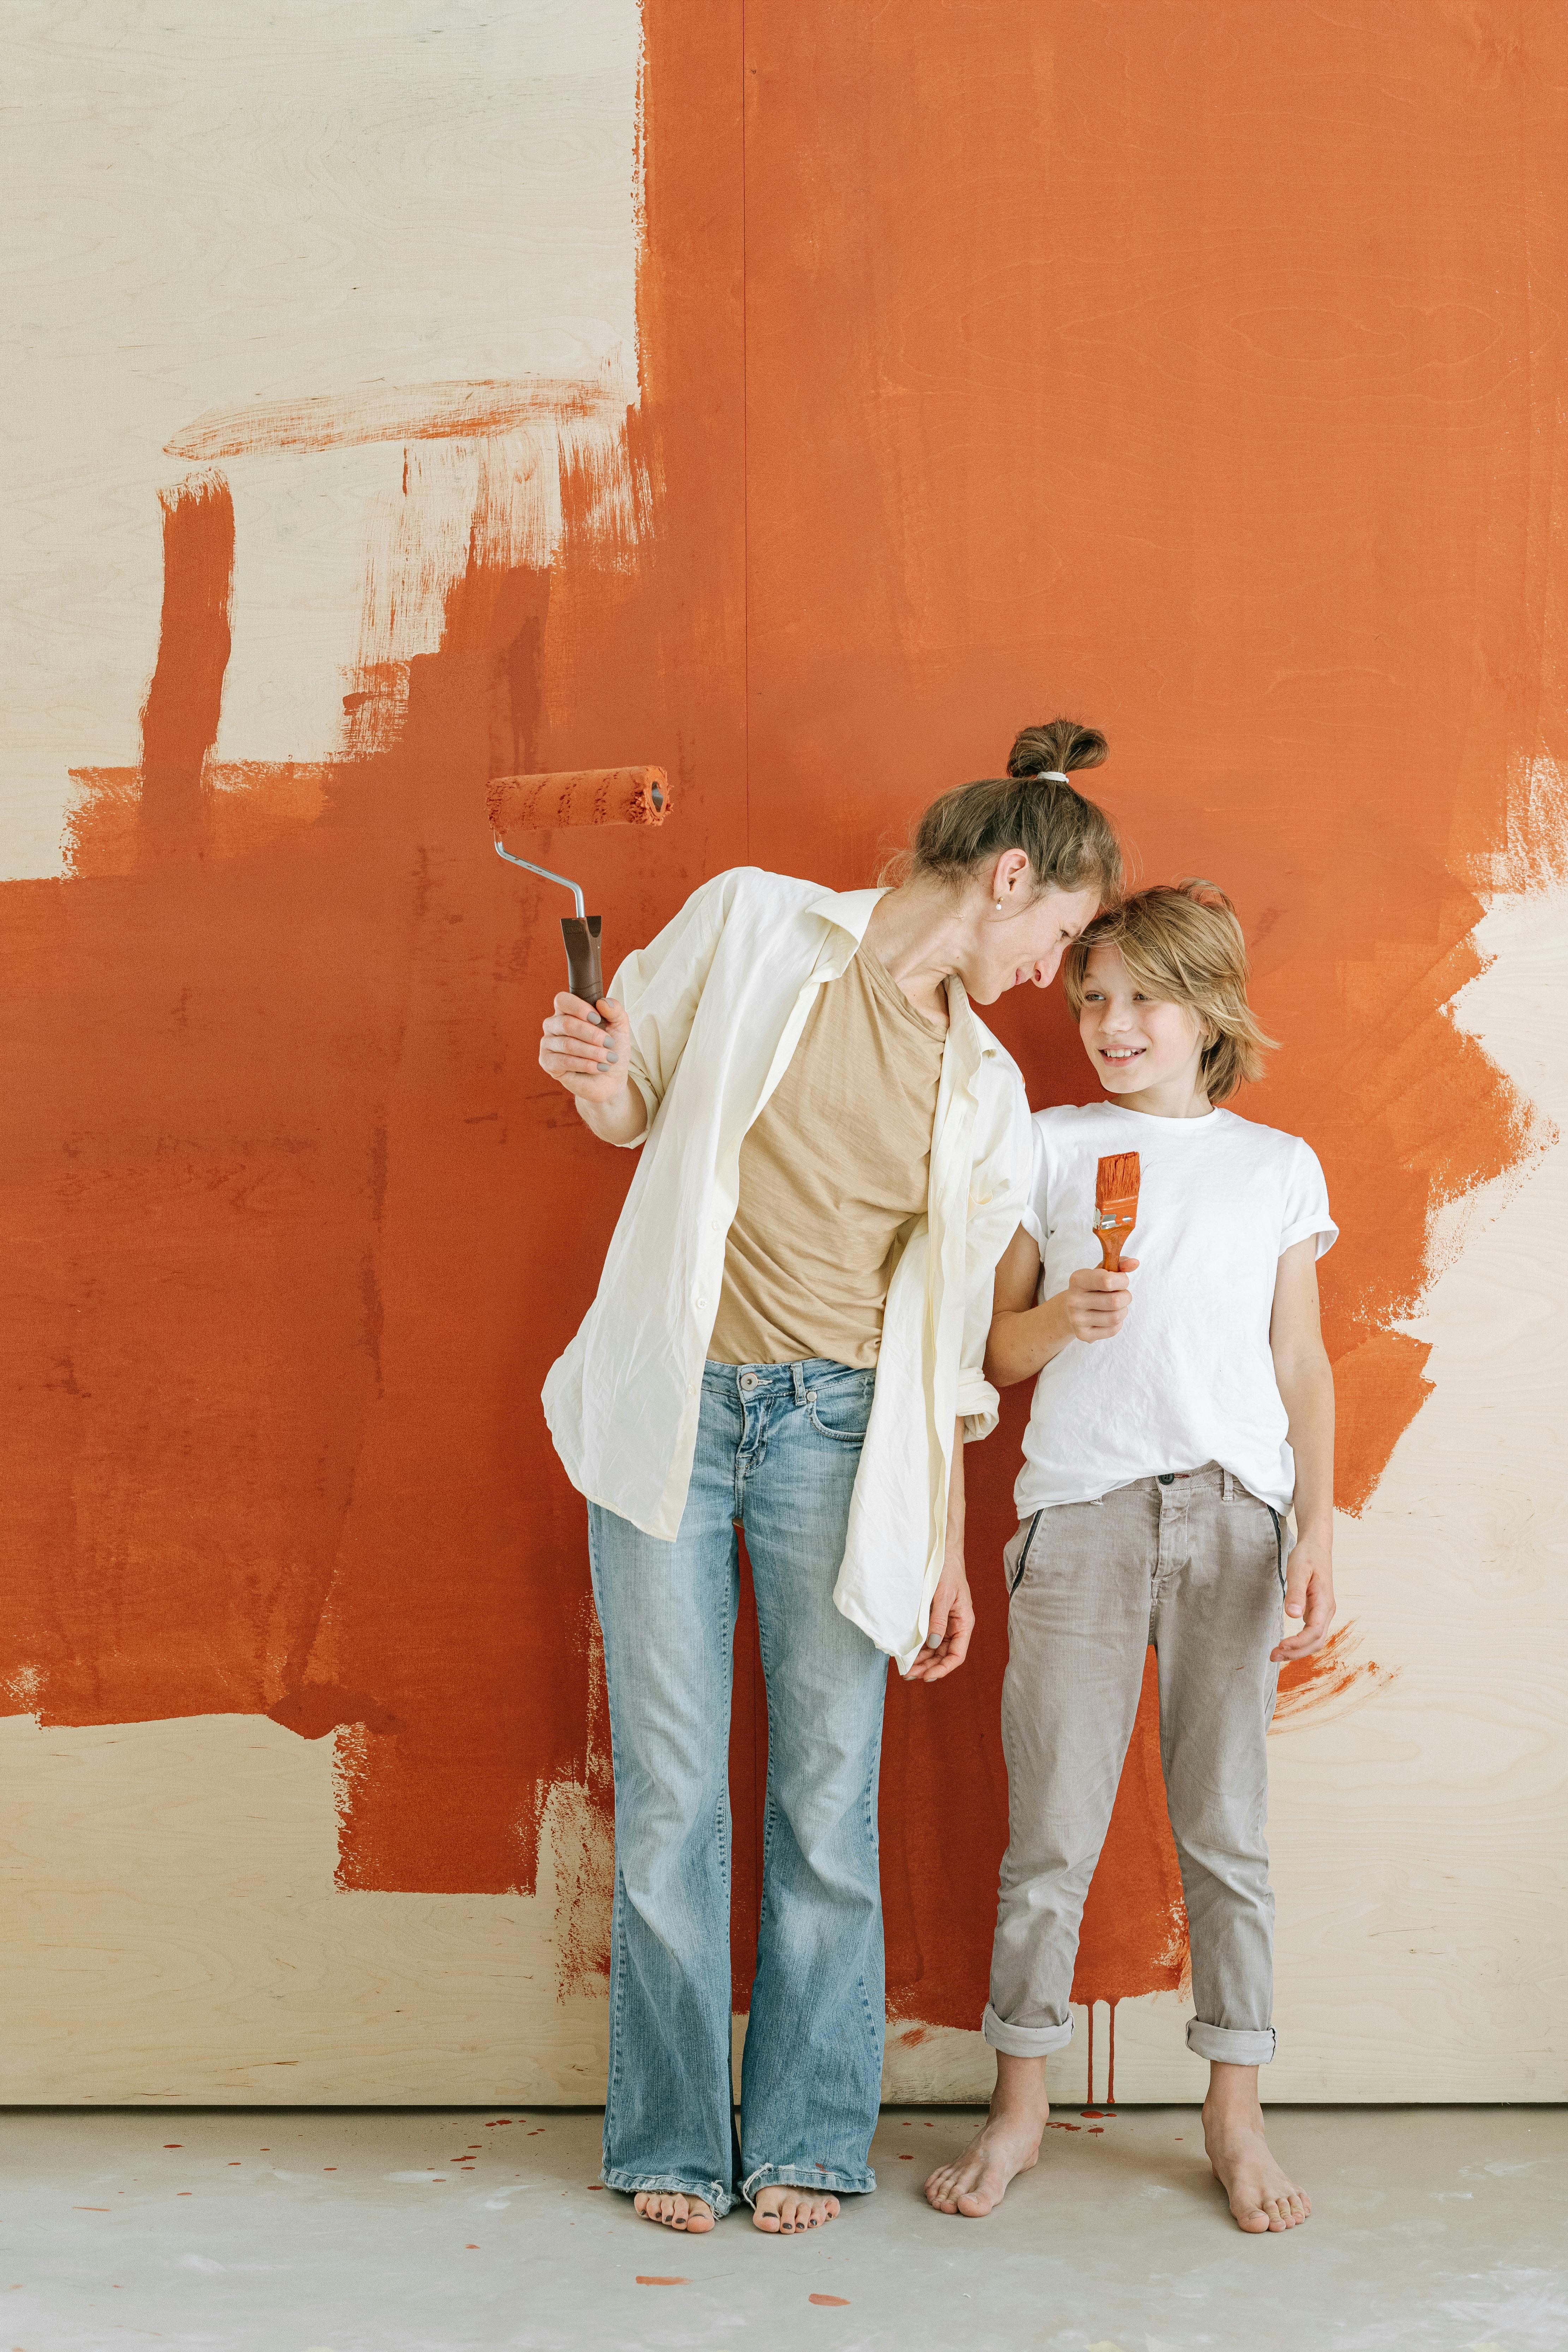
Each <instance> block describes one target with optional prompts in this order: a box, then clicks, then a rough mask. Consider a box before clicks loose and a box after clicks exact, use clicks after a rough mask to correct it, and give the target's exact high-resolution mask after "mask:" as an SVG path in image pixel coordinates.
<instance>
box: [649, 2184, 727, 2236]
mask: <svg viewBox="0 0 1568 2352" xmlns="http://www.w3.org/2000/svg"><path fill="white" fill-rule="evenodd" d="M632 2202H633V2204H634V2205H635V2206H636V2207H637V2211H638V2212H639V2213H640V2214H641V2215H642V2217H643V2220H644V2221H657V2222H658V2224H659V2226H660V2227H661V2228H662V2229H666V2230H684V2231H686V2233H687V2235H688V2236H689V2237H692V2238H695V2237H698V2236H700V2234H701V2232H702V2231H704V2230H710V2229H711V2228H712V2227H713V2208H712V2207H711V2206H710V2204H709V2203H708V2201H707V2200H706V2198H703V2197H688V2196H686V2195H685V2194H684V2193H683V2192H682V2191H681V2190H680V2189H639V2190H638V2192H637V2196H636V2197H635V2198H634V2199H633V2200H632Z"/></svg>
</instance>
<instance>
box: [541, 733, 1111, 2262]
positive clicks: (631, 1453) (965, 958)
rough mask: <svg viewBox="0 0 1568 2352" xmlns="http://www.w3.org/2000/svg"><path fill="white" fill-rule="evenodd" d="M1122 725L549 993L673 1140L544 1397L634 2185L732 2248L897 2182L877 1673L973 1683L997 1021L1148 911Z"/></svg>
mask: <svg viewBox="0 0 1568 2352" xmlns="http://www.w3.org/2000/svg"><path fill="white" fill-rule="evenodd" d="M1104 757H1105V741H1104V738H1103V737H1102V736H1100V734H1098V733H1097V732H1095V731H1094V730H1091V729H1087V728H1080V727H1079V726H1077V725H1075V724H1074V723H1073V722H1072V721H1070V720H1068V719H1056V720H1053V721H1052V722H1051V723H1050V724H1049V725H1048V726H1047V727H1039V728H1028V729H1026V730H1025V731H1024V732H1023V733H1022V734H1021V735H1020V736H1019V737H1018V739H1017V741H1016V744H1015V745H1014V748H1013V753H1012V756H1011V758H1010V760H1009V761H1008V774H1007V777H1006V778H1005V779H999V780H992V781H989V782H981V783H974V784H966V785H963V786H962V787H961V788H960V789H959V790H957V791H956V792H952V793H947V794H945V795H944V796H943V798H942V799H941V800H939V801H937V802H935V803H933V804H932V806H931V808H929V809H928V810H927V811H926V813H925V814H924V816H923V817H922V818H921V823H920V826H919V829H918V831H917V833H916V835H915V841H914V847H913V851H912V854H911V856H910V861H909V870H908V873H907V877H906V878H905V879H903V880H902V881H901V882H900V884H899V885H898V887H895V888H892V889H887V890H860V891H853V892H850V893H848V894H847V895H842V894H839V893H837V892H834V891H825V890H821V889H819V888H818V887H816V885H815V884H813V883H808V882H797V881H793V880H790V879H788V878H786V877H784V876H780V875H773V874H764V873H762V872H759V871H758V870H757V869H756V868H754V867H742V868H740V869H737V870H735V871H733V872H731V873H727V874H721V875H719V876H718V877H716V878H715V879H714V880H713V881H711V882H709V883H707V884H705V885H704V886H703V887H702V888H701V889H700V890H699V891H697V892H696V894H695V895H694V896H693V897H692V898H690V899H689V900H688V902H687V904H686V906H685V907H684V908H682V909H681V911H680V913H679V915H678V916H677V917H676V918H675V919H674V921H673V922H671V923H670V924H668V926H667V928H666V929H664V930H663V931H661V932H660V933H659V935H658V938H657V939H656V940H654V941H653V942H652V944H651V945H650V946H648V947H647V948H645V949H643V950H640V951H639V952H638V953H637V954H635V955H632V956H629V957H628V958H627V959H626V962H625V963H624V964H623V965H622V967H621V970H620V971H619V972H618V973H617V974H616V979H615V982H614V983H613V985H612V988H611V991H610V993H609V994H608V996H606V997H605V999H603V1000H602V1001H601V1003H599V1005H598V1006H597V1008H596V1013H597V1021H595V1018H594V1015H593V1013H591V1011H590V1008H589V1007H588V1006H587V1005H585V1004H584V1003H580V1002H578V1000H576V999H575V998H573V997H570V996H558V997H557V998H556V1000H555V1011H554V1013H553V1014H552V1016H551V1018H550V1019H549V1020H547V1021H546V1022H545V1024H544V1035H543V1039H542V1044H541V1046H540V1062H541V1065H542V1067H543V1068H544V1069H545V1070H546V1071H547V1072H548V1073H549V1075H550V1076H552V1077H553V1078H556V1079H558V1080H559V1082H560V1083H561V1085H563V1087H566V1089H567V1090H568V1092H569V1093H571V1094H573V1095H574V1096H575V1097H576V1098H577V1108H578V1110H579V1112H580V1113H581V1115H582V1117H583V1118H584V1120H585V1121H586V1122H587V1124H588V1125H589V1126H590V1127H591V1128H592V1129H593V1130H594V1132H595V1135H597V1136H600V1137H601V1138H602V1139H604V1140H605V1142H607V1143H613V1144H619V1145H623V1146H634V1145H642V1146H643V1147H644V1149H643V1154H642V1160H641V1163H640V1165H639V1167H638V1169H637V1176H636V1179H635V1181H634V1182H633V1184H632V1187H631V1191H630V1192H629V1193H628V1195H627V1198H626V1206H625V1208H624V1209H623V1210H622V1213H621V1216H620V1220H619V1223H617V1225H616V1232H615V1235H614V1238H613V1239H612V1241H611V1244H610V1249H609V1254H608V1255H607V1257H606V1259H605V1271H604V1276H603V1278H602V1280H601V1282H600V1286H599V1292H598V1296H597V1297H596V1298H595V1302H594V1305H593V1307H591V1308H590V1309H589V1312H588V1315H587V1318H586V1319H585V1321H584V1325H583V1328H582V1329H581V1330H580V1331H579V1332H578V1334H577V1337H576V1338H575V1339H574V1341H573V1342H572V1345H571V1346H570V1347H569V1348H568V1349H567V1350H566V1352H565V1354H564V1355H563V1357H562V1358H561V1360H560V1361H559V1362H558V1363H557V1364H555V1365H554V1366H553V1367H552V1370H551V1373H550V1376H549V1379H548V1380H547V1381H546V1382H545V1388H544V1402H545V1411H546V1416H547V1418H548V1420H549V1423H550V1428H551V1433H552V1436H553V1438H554V1441H555V1446H556V1451H557V1452H558V1453H559V1454H560V1456H561V1459H562V1462H563V1465H565V1468H566V1471H567V1475H569V1476H570V1478H571V1479H572V1482H573V1484H574V1486H576V1487H577V1489H578V1490H579V1492H580V1493H581V1494H583V1495H584V1496H586V1497H587V1500H588V1506H589V1510H588V1533H589V1555H590V1560H591V1563H592V1569H593V1579H594V1598H595V1604H596V1606H597V1609H598V1612H599V1622H600V1624H601V1626H602V1627H603V1629H604V1638H605V1673H606V1679H607V1684H608V1690H609V1702H610V1725H611V1744H612V1754H613V1760H614V1765H615V1774H616V1892H615V1909H614V1921H613V1932H612V1950H611V1962H610V2066H609V2083H608V2089H607V2094H606V2098H605V2182H606V2183H607V2184H608V2186H609V2187H611V2188H613V2189H623V2190H627V2191H630V2192H631V2193H633V2194H634V2195H635V2197H636V2200H637V2210H638V2212H639V2213H641V2214H643V2215H645V2217H646V2218H647V2219H648V2220H650V2221H658V2222H661V2223H663V2224H665V2225H666V2226H668V2227H672V2228H675V2229H684V2230H693V2231H696V2230H708V2229H710V2228H711V2227H712V2225H713V2222H714V2220H715V2219H716V2218H717V2217H719V2216H720V2215H721V2214H723V2213H725V2212H726V2211H728V2210H729V2208H730V2206H731V2203H732V2201H733V2199H734V2195H735V2193H736V2192H737V2190H738V2191H739V2193H740V2194H741V2195H742V2197H743V2198H744V2199H745V2200H746V2201H747V2203H748V2204H750V2205H751V2206H752V2209H753V2217H754V2220H755V2222H756V2225H757V2227H758V2228H759V2229H763V2230H767V2231H782V2232H784V2234H790V2233H793V2231H795V2230H799V2229H812V2228H815V2227H816V2226H817V2225H818V2224H819V2223H821V2222H823V2221H829V2220H831V2219H832V2217H833V2215H834V2214H836V2213H837V2210H838V2201H837V2200H838V2195H839V2194H841V2193H844V2192H847V2191H856V2192H864V2191H867V2190H868V2189H873V2188H874V2187H875V2186H876V2183H875V2179H874V2178H873V2176H872V2174H871V2172H870V2171H869V2169H868V2166H867V2160H866V2159H867V2156H868V2150H869V2147H870V2141H871V2134H872V2132H873V2130H874V2128H875V2126H876V2121H877V2110H878V2101H879V2092H880V2086H881V2071H882V2029H883V1987H882V1932H881V1906H880V1895H879V1884H878V1868H877V1822H876V1809H877V1769H878V1760H879V1748H880V1738H881V1725H882V1702H883V1696H884V1692H885V1688H886V1682H887V1655H888V1654H891V1655H892V1656H893V1657H895V1658H896V1659H897V1660H898V1663H899V1665H900V1669H901V1671H902V1672H903V1673H904V1675H906V1676H907V1677H908V1678H909V1679H910V1680H911V1681H926V1682H935V1681H937V1680H939V1679H940V1678H941V1677H942V1675H947V1674H951V1673H952V1670H953V1669H954V1668H955V1667H956V1666H958V1665H960V1664H962V1663H963V1657H964V1654H965V1652H966V1650H967V1648H968V1645H969V1637H970V1632H971V1629H972V1627H973V1608H972V1606H971V1603H970V1599H969V1591H968V1586H967V1583H966V1581H965V1579H964V1573H963V1444H964V1443H965V1442H967V1441H972V1440H973V1439H975V1438H980V1437H984V1436H986V1435H987V1434H988V1433H990V1431H991V1430H992V1429H993V1428H994V1426H995V1421H996V1395H995V1391H994V1389H993V1388H992V1387H991V1386H990V1384H989V1383H988V1382H987V1381H986V1379H985V1377H984V1370H983V1363H984V1350H985V1336H986V1332H987V1329H988V1328H989V1324H990V1317H991V1294H992V1275H993V1271H994V1265H995V1263H996V1260H997V1259H998V1258H999V1257H1000V1255H1001V1254H1002V1252H1003V1250H1004V1249H1005V1247H1006V1244H1007V1243H1008V1242H1009V1241H1010V1240H1011V1239H1012V1236H1013V1234H1014V1233H1015V1231H1016V1227H1017V1223H1018V1219H1019V1214H1020V1210H1021V1204H1022V1201H1023V1196H1024V1187H1025V1183H1026V1179H1027V1175H1028V1171H1029V1135H1028V1126H1027V1118H1028V1110H1027V1104H1026V1099H1025V1096H1024V1089H1023V1087H1022V1084H1021V1082H1020V1080H1019V1077H1018V1074H1017V1071H1016V1067H1015V1066H1014V1065H1013V1063H1012V1062H1011V1060H1010V1059H1009V1058H1008V1056H1007V1055H1005V1053H1004V1052H1003V1050H1002V1048H1001V1047H1000V1046H999V1045H997V1044H996V1043H995V1041H994V1039H993V1038H992V1037H991V1036H990V1035H989V1034H988V1033H987V1032H986V1031H985V1030H984V1028H982V1026H981V1024H980V1023H979V1022H978V1021H977V1020H976V1019H975V1017H974V1015H973V1013H972V1012H971V1010H970V1002H971V999H973V1001H974V1002H976V1003H981V1004H990V1003H994V1002H995V1000H996V999H997V998H998V997H999V996H1000V995H1001V994H1002V993H1003V992H1004V991H1005V989H1008V988H1011V987H1014V986H1016V984H1017V983H1018V982H1022V981H1033V982H1034V983H1035V984H1036V986H1037V987H1045V986H1047V984H1048V983H1049V982H1050V981H1051V980H1052V979H1053V978H1054V976H1055V974H1056V971H1057V969H1058V965H1059V963H1060V961H1061V959H1062V956H1063V953H1064V952H1065V950H1066V949H1067V947H1068V944H1069V943H1070V941H1071V940H1073V939H1075V938H1076V937H1077V935H1078V933H1079V931H1080V930H1081V929H1083V928H1084V926H1085V925H1086V924H1087V923H1088V922H1089V920H1090V919H1092V918H1093V916H1094V915H1095V914H1096V913H1097V911H1098V910H1099V908H1100V904H1101V902H1102V900H1103V899H1104V898H1107V897H1109V896H1110V895H1111V894H1112V893H1113V892H1114V891H1115V889H1116V887H1117V885H1118V882H1119V879H1120V872H1121V867H1120V860H1119V856H1118V853H1117V846H1116V840H1115V836H1114V835H1113V833H1112V831H1111V828H1110V824H1109V823H1108V821H1107V819H1106V818H1105V816H1104V814H1102V813H1101V811H1100V809H1098V808H1097V807H1095V805H1094V804H1093V803H1092V802H1089V801H1086V800H1083V799H1082V798H1080V796H1079V794H1078V793H1076V792H1075V791H1074V790H1073V789H1072V787H1071V786H1070V784H1069V783H1068V771H1069V770H1074V769H1082V768H1090V767H1096V766H1098V765H1099V763H1100V761H1101V760H1103V759H1104ZM737 1528H743V1529H744V1532H745V1537H746V1549H747V1553H748V1555H749V1558H750V1560H751V1564H752V1580H753V1586H754V1590H755V1594H756V1602H757V1617H758V1624H759V1628H760V1633H761V1639H762V1651H763V1668H764V1672H765V1674H766V1677H767V1690H768V1786H767V1801H766V1812H765V1832H764V1843H763V1901H762V1916H761V1923H760V1927H759V1930H758V1939H757V1972H756V1978H755V1982H754V1985H753V1989H752V2011H751V2019H750V2022H749V2025H748V2029H747V2033H746V2045H745V2056H744V2062H743V2066H742V2095H741V2127H740V2132H739V2136H738V2137H737V2135H736V2132H735V2126H734V2120H733V2103H732V2090H731V2060H730V1958H729V1940H730V1939H729V1916H730V1891H729V1843H730V1817H729V1798H728V1759H729V1715H730V1685H731V1635H732V1633H733V1628H734V1622H735V1609H736V1601H737V1591H738V1546H737V1542H736V1530H737Z"/></svg>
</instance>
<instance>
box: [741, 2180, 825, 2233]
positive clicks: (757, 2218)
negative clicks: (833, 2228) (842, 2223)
mask: <svg viewBox="0 0 1568 2352" xmlns="http://www.w3.org/2000/svg"><path fill="white" fill-rule="evenodd" d="M837 2210H838V2200H837V2197H828V2196H826V2195H825V2194H824V2192H823V2191H822V2190H821V2189H795V2188H792V2187H791V2186H790V2185H789V2184H788V2183H787V2182H784V2181H778V2182H776V2183H775V2184H774V2186H773V2188H771V2189H758V2191H757V2202H756V2206H755V2208H754V2210H753V2211H752V2227H753V2228H754V2229H758V2230H765V2231H767V2232H768V2235H769V2236H770V2237H774V2238H790V2237H793V2236H794V2235H795V2231H797V2230H820V2229H821V2227H822V2226H823V2223H824V2222H825V2221H832V2220H833V2218H834V2216H835V2214H836V2213H837Z"/></svg>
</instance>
